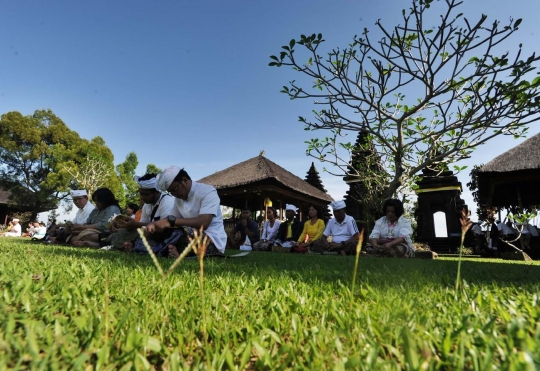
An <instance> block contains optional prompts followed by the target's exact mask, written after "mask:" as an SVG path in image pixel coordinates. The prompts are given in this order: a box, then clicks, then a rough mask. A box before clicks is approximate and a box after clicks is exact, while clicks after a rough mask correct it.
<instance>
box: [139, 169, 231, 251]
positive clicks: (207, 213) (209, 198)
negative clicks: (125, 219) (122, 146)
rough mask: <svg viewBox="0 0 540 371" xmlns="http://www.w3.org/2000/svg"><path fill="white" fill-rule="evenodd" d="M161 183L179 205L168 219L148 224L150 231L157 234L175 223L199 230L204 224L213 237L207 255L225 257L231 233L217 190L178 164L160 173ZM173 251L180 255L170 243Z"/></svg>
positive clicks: (206, 230) (159, 181)
mask: <svg viewBox="0 0 540 371" xmlns="http://www.w3.org/2000/svg"><path fill="white" fill-rule="evenodd" d="M157 185H158V188H159V189H161V190H163V191H167V192H169V193H170V194H171V195H172V196H173V197H175V208H174V210H173V213H172V214H171V215H169V217H168V218H166V219H161V220H159V221H157V222H152V223H150V224H148V226H147V230H148V232H149V233H154V232H155V231H159V230H162V229H163V228H166V227H174V226H177V227H181V226H184V227H191V228H192V230H194V231H198V230H199V229H200V228H201V227H202V228H203V230H204V233H205V234H206V235H207V236H208V237H209V238H210V240H211V242H210V244H209V245H208V247H207V249H206V256H224V254H223V253H224V252H225V246H226V244H227V234H226V233H225V227H224V226H223V218H222V216H221V207H220V199H219V196H218V194H217V191H216V189H215V188H214V187H212V186H210V185H207V184H203V183H199V182H195V181H193V180H191V178H190V177H189V175H188V173H187V172H186V171H185V170H184V169H181V168H179V167H177V166H169V167H168V168H166V169H165V170H164V171H163V172H162V173H160V174H158V176H157ZM169 253H170V254H171V255H172V256H178V255H179V252H178V250H177V249H176V247H175V246H173V245H170V246H169Z"/></svg>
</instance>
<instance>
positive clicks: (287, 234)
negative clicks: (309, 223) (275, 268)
mask: <svg viewBox="0 0 540 371" xmlns="http://www.w3.org/2000/svg"><path fill="white" fill-rule="evenodd" d="M297 210H298V209H297V207H296V206H294V205H292V204H286V205H285V218H286V220H285V221H283V222H281V224H280V225H279V229H278V233H277V238H276V240H275V241H274V246H273V247H272V251H290V249H291V248H293V247H294V245H295V244H296V241H298V238H299V237H300V235H301V234H302V229H303V228H304V225H303V223H302V222H301V221H299V220H298V219H297V218H295V216H296V211H297ZM281 247H285V248H286V249H287V250H283V249H282V248H281Z"/></svg>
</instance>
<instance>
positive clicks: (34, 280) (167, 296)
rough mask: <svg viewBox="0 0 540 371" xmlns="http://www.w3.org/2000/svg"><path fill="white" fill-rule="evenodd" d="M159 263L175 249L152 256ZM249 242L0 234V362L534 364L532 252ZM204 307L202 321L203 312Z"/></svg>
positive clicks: (536, 326) (537, 323) (3, 365)
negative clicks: (63, 239)
mask: <svg viewBox="0 0 540 371" xmlns="http://www.w3.org/2000/svg"><path fill="white" fill-rule="evenodd" d="M160 263H161V264H162V265H163V267H164V268H168V266H170V265H171V264H172V261H170V260H166V259H160ZM353 268H354V258H352V257H342V256H321V255H294V254H280V253H263V252H253V253H251V254H250V255H248V256H247V257H244V258H238V259H214V260H206V261H205V265H204V277H205V281H204V290H205V292H204V295H205V300H204V303H203V302H202V300H201V291H200V287H199V264H198V262H197V261H196V260H188V261H183V262H182V263H181V264H180V266H179V267H178V268H177V269H176V270H175V271H174V273H173V274H172V275H171V276H170V277H168V278H167V279H166V280H164V279H163V278H162V276H161V275H160V274H159V273H158V270H157V269H156V267H155V266H154V264H153V262H152V260H151V259H150V258H149V257H148V256H136V255H127V254H124V253H119V252H111V251H100V250H91V249H77V248H70V247H61V246H50V245H43V244H33V243H31V242H30V241H22V240H13V239H6V238H3V239H0V370H4V369H36V370H37V369H43V370H49V369H74V370H90V369H96V370H98V369H99V370H117V369H126V370H128V369H158V370H160V369H166V370H177V369H210V368H213V369H239V370H242V369H268V370H271V369H272V370H273V369H294V370H297V369H306V370H307V369H309V370H322V369H331V370H340V369H365V370H398V369H410V370H416V369H448V370H454V369H478V370H487V369H513V370H535V369H539V368H540V300H539V292H540V287H539V285H540V264H538V263H537V262H532V263H531V262H529V263H525V262H506V261H502V260H470V259H467V260H464V261H463V263H462V277H463V280H464V281H465V282H464V285H463V289H462V290H460V291H458V292H456V291H455V288H454V287H455V279H456V271H457V260H456V259H450V258H448V259H439V260H434V261H427V260H419V259H395V260H392V259H385V258H361V259H360V264H359V268H358V277H357V281H356V286H355V290H354V292H351V281H352V272H353ZM203 312H205V313H206V321H204V320H203V318H204V317H203Z"/></svg>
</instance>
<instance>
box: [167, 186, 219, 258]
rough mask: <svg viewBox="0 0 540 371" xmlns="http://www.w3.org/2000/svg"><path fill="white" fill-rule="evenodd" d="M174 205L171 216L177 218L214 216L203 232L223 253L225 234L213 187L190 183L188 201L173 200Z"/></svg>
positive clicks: (217, 198) (216, 195)
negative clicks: (202, 215)
mask: <svg viewBox="0 0 540 371" xmlns="http://www.w3.org/2000/svg"><path fill="white" fill-rule="evenodd" d="M174 204H175V210H174V213H173V214H172V215H174V216H176V217H179V218H196V217H198V216H199V215H201V214H211V215H214V217H213V218H212V221H211V222H210V225H209V226H208V228H207V229H206V230H205V231H204V232H205V233H206V234H207V235H208V237H210V238H211V239H212V241H213V242H214V245H216V248H217V249H218V250H219V251H221V252H222V253H223V252H225V246H226V245H227V234H226V233H225V227H224V226H223V217H222V216H221V208H220V207H219V205H220V200H219V196H218V194H217V191H216V189H215V188H214V187H212V186H211V185H208V184H203V183H197V182H195V181H192V182H191V190H190V191H189V194H188V199H187V200H182V199H179V198H175V199H174Z"/></svg>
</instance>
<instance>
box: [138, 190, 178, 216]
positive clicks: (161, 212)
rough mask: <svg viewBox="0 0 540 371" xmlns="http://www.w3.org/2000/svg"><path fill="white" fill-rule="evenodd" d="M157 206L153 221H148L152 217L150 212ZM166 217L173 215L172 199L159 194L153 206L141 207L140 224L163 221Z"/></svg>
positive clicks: (162, 193) (165, 194)
mask: <svg viewBox="0 0 540 371" xmlns="http://www.w3.org/2000/svg"><path fill="white" fill-rule="evenodd" d="M156 205H157V206H158V208H157V210H156V213H155V214H154V218H153V219H154V220H150V217H151V216H152V210H154V207H156ZM168 215H174V197H173V196H171V195H169V194H167V193H164V192H161V196H159V199H158V200H157V201H156V203H155V204H144V205H143V207H142V215H141V220H140V222H141V223H150V222H155V221H157V220H160V219H163V218H164V217H166V216H168Z"/></svg>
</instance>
